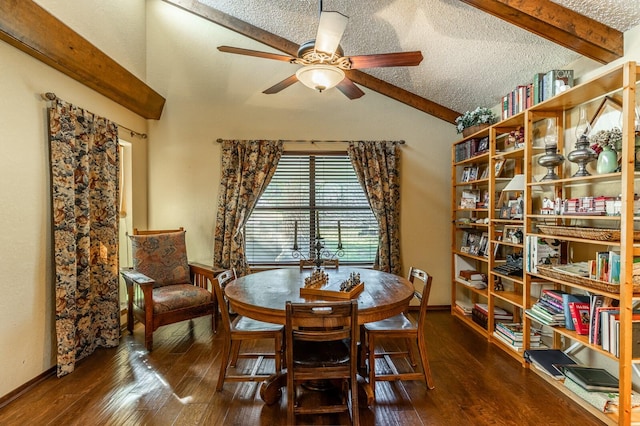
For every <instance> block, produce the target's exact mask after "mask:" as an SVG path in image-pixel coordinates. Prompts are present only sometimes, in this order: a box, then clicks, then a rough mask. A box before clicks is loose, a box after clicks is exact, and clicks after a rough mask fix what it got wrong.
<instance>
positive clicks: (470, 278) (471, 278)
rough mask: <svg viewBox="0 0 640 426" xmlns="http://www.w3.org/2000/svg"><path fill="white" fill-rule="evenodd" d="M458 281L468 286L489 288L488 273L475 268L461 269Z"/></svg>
mask: <svg viewBox="0 0 640 426" xmlns="http://www.w3.org/2000/svg"><path fill="white" fill-rule="evenodd" d="M458 281H459V282H460V283H462V284H464V285H466V286H469V287H473V288H477V289H484V288H487V275H486V274H483V273H481V272H478V271H475V270H463V271H460V273H459V274H458Z"/></svg>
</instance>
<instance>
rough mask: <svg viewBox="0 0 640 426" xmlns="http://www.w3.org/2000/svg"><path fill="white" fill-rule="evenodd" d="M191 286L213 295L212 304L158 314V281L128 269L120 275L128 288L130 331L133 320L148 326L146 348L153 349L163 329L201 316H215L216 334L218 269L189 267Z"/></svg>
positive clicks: (197, 265) (198, 265)
mask: <svg viewBox="0 0 640 426" xmlns="http://www.w3.org/2000/svg"><path fill="white" fill-rule="evenodd" d="M189 270H190V277H191V284H192V285H194V286H196V287H199V288H201V289H203V290H207V291H208V292H210V293H211V301H210V302H208V303H205V304H201V305H197V306H191V307H183V308H179V309H175V310H169V311H166V312H161V313H158V312H156V309H155V302H154V298H153V289H154V286H155V283H156V281H155V280H154V279H152V278H150V277H148V276H146V275H144V274H143V273H141V272H138V271H136V270H134V269H125V270H122V271H121V272H120V273H121V275H122V278H123V279H124V281H125V283H126V286H127V330H129V332H130V333H133V326H134V320H135V319H138V320H139V321H141V322H143V323H144V324H145V346H146V347H147V349H148V350H151V348H152V347H153V337H152V336H153V332H154V331H155V330H156V329H157V328H158V327H160V326H162V325H166V324H171V323H174V322H178V321H184V320H186V319H192V318H195V317H198V316H202V315H208V314H211V315H212V327H213V330H214V332H215V331H216V326H217V320H216V317H217V308H216V307H217V302H216V296H215V292H213V284H212V283H213V280H214V279H215V272H216V271H215V270H214V269H213V268H212V267H211V266H208V265H203V264H199V263H193V264H192V263H190V264H189Z"/></svg>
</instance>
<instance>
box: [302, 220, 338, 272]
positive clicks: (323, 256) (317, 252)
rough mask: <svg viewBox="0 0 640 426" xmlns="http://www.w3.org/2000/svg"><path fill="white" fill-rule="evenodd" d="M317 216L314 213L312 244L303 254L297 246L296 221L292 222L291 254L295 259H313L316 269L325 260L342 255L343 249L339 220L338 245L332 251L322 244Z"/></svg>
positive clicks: (322, 239)
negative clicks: (314, 222)
mask: <svg viewBox="0 0 640 426" xmlns="http://www.w3.org/2000/svg"><path fill="white" fill-rule="evenodd" d="M318 223H319V222H318V216H317V215H316V226H317V227H316V235H315V237H314V239H313V244H312V245H311V247H310V250H309V252H308V253H307V254H305V253H304V252H303V251H302V250H300V247H299V246H298V221H295V223H294V240H293V248H292V252H291V255H292V256H293V257H294V258H295V259H302V260H305V261H310V260H311V261H313V263H314V265H315V266H316V269H320V268H321V267H322V265H323V264H324V262H325V260H333V259H335V258H338V257H342V256H344V249H343V247H342V232H341V229H340V221H338V247H337V248H336V251H334V252H332V251H331V250H329V249H327V248H326V247H325V245H324V238H323V237H321V236H320V226H318Z"/></svg>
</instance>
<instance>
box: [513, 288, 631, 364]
mask: <svg viewBox="0 0 640 426" xmlns="http://www.w3.org/2000/svg"><path fill="white" fill-rule="evenodd" d="M618 303H619V302H618V300H616V299H612V298H610V297H605V296H603V295H598V294H592V295H581V294H571V293H567V292H564V291H562V290H552V289H545V290H543V291H542V295H541V296H540V299H538V302H536V303H535V304H534V305H533V306H532V307H531V308H530V309H526V310H525V315H527V316H528V317H529V318H532V319H533V320H535V321H537V322H539V323H541V324H543V325H548V326H551V327H565V328H566V329H567V330H574V331H575V332H576V334H579V335H584V336H588V339H589V343H590V344H592V345H595V346H601V347H602V350H604V351H608V352H610V353H612V354H613V355H615V356H620V346H619V342H620V309H619V308H618ZM632 332H633V335H634V336H640V311H634V312H633V317H632ZM633 342H634V344H633V346H632V356H633V357H634V358H639V357H640V340H638V339H635V340H633Z"/></svg>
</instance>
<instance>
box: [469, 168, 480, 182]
mask: <svg viewBox="0 0 640 426" xmlns="http://www.w3.org/2000/svg"><path fill="white" fill-rule="evenodd" d="M474 180H478V167H477V166H476V167H471V168H470V169H469V182H471V181H474Z"/></svg>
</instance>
